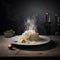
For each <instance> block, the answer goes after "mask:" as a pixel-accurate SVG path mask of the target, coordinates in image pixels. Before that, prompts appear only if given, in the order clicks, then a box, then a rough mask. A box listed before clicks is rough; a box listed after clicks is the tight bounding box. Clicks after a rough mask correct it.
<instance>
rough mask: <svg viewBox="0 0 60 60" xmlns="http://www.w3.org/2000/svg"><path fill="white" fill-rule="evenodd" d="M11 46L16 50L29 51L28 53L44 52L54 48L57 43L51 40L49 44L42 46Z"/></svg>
mask: <svg viewBox="0 0 60 60" xmlns="http://www.w3.org/2000/svg"><path fill="white" fill-rule="evenodd" d="M13 46H14V47H15V48H18V49H23V50H29V51H44V50H50V49H53V48H55V47H56V46H57V43H56V42H54V41H52V40H51V42H49V43H47V44H44V45H36V46H20V45H13Z"/></svg>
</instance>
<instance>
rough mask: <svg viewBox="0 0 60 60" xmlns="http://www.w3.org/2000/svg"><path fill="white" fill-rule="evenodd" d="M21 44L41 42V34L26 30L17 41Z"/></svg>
mask: <svg viewBox="0 0 60 60" xmlns="http://www.w3.org/2000/svg"><path fill="white" fill-rule="evenodd" d="M17 41H18V42H19V43H31V42H32V43H35V42H38V41H40V38H39V34H38V33H37V32H35V31H34V30H26V31H25V32H24V33H22V35H21V36H20V37H19V38H18V39H17Z"/></svg>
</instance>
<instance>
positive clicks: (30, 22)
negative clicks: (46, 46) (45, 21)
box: [25, 16, 37, 31]
mask: <svg viewBox="0 0 60 60" xmlns="http://www.w3.org/2000/svg"><path fill="white" fill-rule="evenodd" d="M25 29H26V30H35V31H37V26H36V19H35V17H34V16H32V17H31V18H30V17H29V18H27V21H26V22H25Z"/></svg>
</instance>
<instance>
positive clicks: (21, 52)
mask: <svg viewBox="0 0 60 60" xmlns="http://www.w3.org/2000/svg"><path fill="white" fill-rule="evenodd" d="M49 37H50V38H51V42H50V43H48V44H45V45H41V46H30V47H28V46H16V45H13V46H14V48H15V50H10V49H9V48H8V45H9V42H8V38H5V37H4V36H0V56H6V57H7V56H25V57H29V56H31V57H37V56H39V57H40V56H60V36H49Z"/></svg>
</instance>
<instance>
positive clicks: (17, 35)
mask: <svg viewBox="0 0 60 60" xmlns="http://www.w3.org/2000/svg"><path fill="white" fill-rule="evenodd" d="M19 36H20V35H16V36H14V37H11V38H9V39H8V40H9V42H10V44H15V45H22V46H24V45H25V46H36V45H44V44H47V43H49V42H50V41H51V39H50V37H49V36H45V35H39V37H45V38H47V39H48V40H47V41H46V42H44V43H41V44H40V43H39V44H24V43H16V42H14V43H13V42H11V39H12V38H16V37H19ZM14 41H15V40H14Z"/></svg>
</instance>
